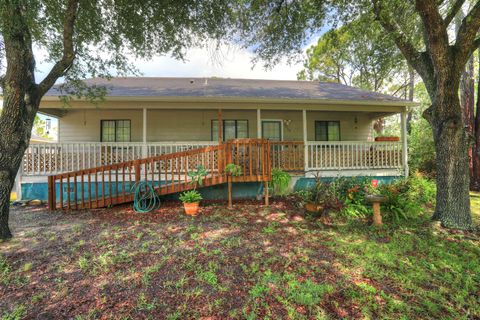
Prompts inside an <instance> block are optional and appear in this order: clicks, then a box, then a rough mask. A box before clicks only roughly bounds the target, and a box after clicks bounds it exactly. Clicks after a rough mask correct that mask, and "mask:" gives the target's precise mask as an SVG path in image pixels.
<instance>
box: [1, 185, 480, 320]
mask: <svg viewBox="0 0 480 320" xmlns="http://www.w3.org/2000/svg"><path fill="white" fill-rule="evenodd" d="M472 210H473V212H474V215H473V216H474V219H475V222H476V223H477V224H478V223H479V222H480V194H479V193H472ZM12 225H13V227H14V232H15V238H14V239H13V240H12V241H10V242H7V243H3V244H0V252H1V253H0V295H1V296H2V299H1V300H0V310H2V311H0V317H1V319H22V318H35V317H36V316H37V315H39V314H42V316H45V317H46V318H65V317H67V318H74V319H93V318H100V317H102V318H124V319H136V318H146V319H148V318H151V319H155V318H166V319H186V318H202V317H203V318H209V317H213V318H219V319H259V318H260V319H338V318H349V319H350V318H353V319H377V318H383V319H471V318H479V317H480V301H479V299H478V293H479V292H480V264H479V263H478V261H479V260H480V249H479V248H480V235H479V234H478V233H465V232H447V231H445V230H441V229H438V228H436V227H434V226H432V225H431V224H430V223H429V219H428V216H418V217H416V218H415V219H413V220H410V221H408V222H405V223H402V224H400V226H398V225H397V226H388V225H387V226H385V227H383V228H373V227H370V226H368V225H367V224H366V223H365V222H364V221H361V220H358V219H357V220H353V221H349V222H345V221H344V220H341V219H340V218H335V217H334V220H333V224H332V225H331V226H325V225H322V224H320V223H319V222H318V221H317V220H316V219H312V218H309V217H305V216H303V214H302V212H300V211H299V210H298V209H295V208H293V207H290V206H288V205H286V204H285V203H282V202H274V203H273V205H271V206H270V208H265V207H261V206H258V204H256V203H253V204H249V203H244V204H239V205H236V206H235V207H234V209H233V210H226V209H224V208H223V206H218V205H210V206H206V207H203V208H202V214H201V215H200V216H198V217H196V218H191V217H186V216H185V215H183V214H182V213H181V209H179V206H178V204H176V203H166V204H164V205H163V207H162V208H161V209H160V211H159V212H157V213H153V214H145V215H139V214H136V213H133V212H132V211H131V209H130V208H128V207H117V208H113V209H107V210H99V211H95V212H83V213H78V212H76V213H75V214H67V213H57V214H48V213H46V212H43V211H38V209H33V208H28V207H27V208H16V209H14V210H13V212H12ZM32 226H38V227H32Z"/></svg>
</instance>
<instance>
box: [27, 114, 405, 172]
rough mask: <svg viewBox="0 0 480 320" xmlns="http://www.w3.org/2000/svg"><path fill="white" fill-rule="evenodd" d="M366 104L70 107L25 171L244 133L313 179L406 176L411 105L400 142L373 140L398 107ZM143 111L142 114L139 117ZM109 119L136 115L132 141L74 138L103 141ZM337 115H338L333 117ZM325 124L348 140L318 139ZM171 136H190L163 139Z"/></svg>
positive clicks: (154, 152) (64, 168) (83, 165)
mask: <svg viewBox="0 0 480 320" xmlns="http://www.w3.org/2000/svg"><path fill="white" fill-rule="evenodd" d="M359 109H360V110H361V108H356V110H355V111H354V112H353V111H348V110H346V111H343V112H338V111H337V112H330V111H328V112H327V111H321V110H320V111H319V110H318V109H314V110H307V109H300V110H272V109H260V108H258V109H254V110H229V109H227V110H223V109H217V110H212V109H210V110H204V111H198V110H177V111H173V110H158V109H149V108H142V109H141V110H138V109H135V110H121V111H112V110H108V111H106V112H102V110H91V109H83V110H70V111H66V112H65V114H64V115H63V116H62V117H60V118H59V119H60V120H59V121H60V133H59V134H60V137H59V140H60V142H56V143H42V144H38V143H37V144H31V145H30V146H29V147H28V149H27V151H26V153H25V156H24V160H23V166H22V168H21V176H23V177H33V176H37V177H41V176H47V175H51V174H58V173H63V172H69V171H77V170H83V169H88V168H93V167H99V166H105V165H110V164H115V163H119V162H125V161H131V160H136V159H141V158H148V157H153V156H158V155H163V154H168V153H172V152H178V151H186V150H192V149H195V148H201V147H205V146H212V145H217V144H218V143H219V142H218V141H224V140H228V139H229V138H244V137H245V138H248V137H254V138H255V137H256V138H269V139H270V146H271V153H270V155H271V162H272V167H274V168H279V169H282V170H285V171H288V172H291V173H295V174H300V175H304V174H305V175H306V176H308V175H311V174H312V173H315V172H320V174H321V175H322V176H341V175H350V176H351V175H386V176H399V175H404V174H405V173H406V172H407V170H408V166H407V141H406V134H405V132H406V129H405V109H403V110H402V111H401V112H399V114H400V119H401V132H402V134H401V139H400V141H385V142H380V141H374V139H373V137H372V133H371V123H372V121H373V119H375V118H376V117H379V116H381V115H386V114H394V112H390V113H386V112H372V111H371V110H370V109H368V108H364V110H361V111H359ZM139 112H140V114H141V119H137V118H138V117H139ZM82 115H83V125H82ZM105 118H107V119H129V121H131V124H129V126H130V127H129V132H128V135H129V140H130V141H129V142H99V141H75V137H79V139H81V138H82V137H83V138H84V139H85V140H102V138H104V134H103V133H102V131H103V130H102V127H100V126H101V123H102V122H103V121H105V120H103V119H105ZM179 118H180V119H181V120H179ZM169 119H170V120H169ZM234 119H242V120H241V121H244V122H246V126H245V130H244V131H245V132H244V133H242V134H244V135H245V136H242V137H238V136H229V135H231V134H232V130H230V129H229V128H225V127H224V126H225V125H226V124H229V123H230V122H232V121H240V120H234ZM331 119H339V120H337V121H329V120H331ZM168 122H173V124H168ZM177 122H179V123H181V122H184V123H185V126H184V127H181V126H179V125H178V124H176V123H177ZM319 122H321V124H323V123H327V124H329V123H330V122H338V130H337V131H338V133H335V132H334V134H337V135H338V139H340V137H341V138H342V139H343V138H347V139H348V140H340V141H316V139H318V138H319V134H320V135H321V134H323V131H321V129H323V128H322V127H320V130H319V126H318V123H319ZM334 124H335V123H334ZM82 127H84V128H82ZM174 128H175V130H174ZM276 128H278V130H277V131H276V130H275V129H276ZM67 129H68V130H67ZM235 129H236V130H235V131H237V132H236V134H237V135H238V134H239V132H238V131H241V130H242V128H240V127H238V128H237V127H235ZM130 130H131V131H130ZM95 131H99V133H96V132H95ZM172 131H176V133H175V132H173V133H172ZM318 131H320V132H318ZM102 134H103V136H102ZM172 136H178V137H182V138H183V139H178V140H176V141H161V140H162V139H165V138H170V137H172ZM206 136H210V139H209V140H206V139H205V140H199V138H205V137H206ZM184 138H190V139H188V140H186V139H185V140H184ZM292 138H293V139H292ZM320 138H322V137H321V136H320ZM139 140H140V141H139ZM152 140H153V141H152ZM179 140H180V141H179ZM182 140H183V141H182ZM24 180H25V179H24Z"/></svg>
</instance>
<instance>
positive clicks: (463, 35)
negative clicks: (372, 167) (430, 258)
mask: <svg viewBox="0 0 480 320" xmlns="http://www.w3.org/2000/svg"><path fill="white" fill-rule="evenodd" d="M466 2H467V1H466V0H455V1H450V0H412V1H405V0H359V1H347V0H329V1H327V0H326V1H315V0H299V1H276V2H274V3H272V2H270V1H266V0H256V1H247V3H248V4H246V5H245V4H244V3H245V1H242V2H241V5H240V6H241V9H240V11H242V12H243V16H242V20H241V22H242V25H241V26H242V28H243V30H246V31H244V33H243V34H245V35H247V37H246V39H245V41H246V43H247V45H248V46H252V47H254V48H255V52H256V53H257V55H258V57H259V58H260V59H263V60H265V61H267V63H266V64H267V65H269V64H271V63H275V62H277V61H278V60H279V59H281V57H284V56H288V55H291V53H292V52H298V51H300V50H301V49H300V48H301V47H302V46H303V45H305V43H306V39H308V37H310V36H312V35H315V34H318V32H319V31H320V30H321V27H323V26H324V25H325V23H324V22H325V18H328V17H329V16H330V17H331V18H332V19H331V20H332V21H333V22H336V21H338V20H342V21H343V22H344V23H348V22H349V21H353V20H354V19H356V18H357V17H358V16H359V15H362V14H372V15H374V16H375V19H376V22H377V23H379V25H380V26H381V27H382V28H383V30H384V32H385V33H386V34H388V35H389V37H390V38H391V39H392V40H393V41H394V42H395V44H396V46H397V47H398V49H399V50H400V52H401V53H402V54H403V56H404V57H405V59H406V60H407V63H408V64H409V65H410V66H411V67H413V68H414V69H415V71H416V72H417V73H418V75H419V76H420V77H421V79H422V80H423V82H424V84H425V87H426V89H427V92H428V94H429V97H430V100H431V106H430V107H429V108H428V109H427V110H426V111H425V112H424V117H425V118H426V119H427V120H428V122H429V123H430V126H431V127H432V131H433V136H434V142H435V150H436V154H437V157H436V167H437V177H436V179H437V201H436V207H435V212H434V214H433V219H435V220H440V221H441V223H442V225H443V226H445V227H449V228H459V229H469V228H471V227H472V219H471V213H470V198H469V180H470V179H469V156H468V149H469V145H470V136H469V134H468V132H467V130H466V129H465V126H464V124H463V119H462V115H463V113H462V108H461V104H460V99H459V87H460V78H461V75H462V73H463V70H464V69H465V65H466V64H467V62H468V60H469V59H470V57H471V55H472V54H473V52H474V51H475V50H476V49H477V48H478V47H479V45H480V38H479V37H478V35H477V33H478V31H479V29H480V1H478V0H476V1H472V5H471V6H470V8H469V10H468V11H466V13H465V17H464V18H463V19H462V21H461V24H460V26H459V28H458V31H457V32H455V30H454V28H453V27H452V23H453V21H454V18H455V16H456V15H457V13H458V11H459V10H460V9H461V8H462V7H463V6H464V4H465V3H466ZM252 3H253V4H254V5H253V4H252ZM257 17H260V18H259V19H258V18H257ZM419 36H420V41H414V40H415V39H416V38H418V37H419Z"/></svg>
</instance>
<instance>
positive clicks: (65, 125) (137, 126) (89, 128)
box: [59, 109, 143, 142]
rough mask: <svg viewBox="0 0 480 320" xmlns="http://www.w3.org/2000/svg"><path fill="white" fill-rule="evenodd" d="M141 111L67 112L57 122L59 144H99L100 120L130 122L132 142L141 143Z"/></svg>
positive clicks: (99, 110) (100, 110)
mask: <svg viewBox="0 0 480 320" xmlns="http://www.w3.org/2000/svg"><path fill="white" fill-rule="evenodd" d="M142 117H143V116H142V110H102V109H97V110H69V111H68V112H67V114H66V115H65V116H63V117H62V118H60V119H59V120H60V121H59V142H75V141H78V142H80V141H81V142H99V141H100V121H101V120H115V119H118V120H131V124H130V125H131V127H132V129H131V130H132V131H131V139H132V142H141V141H142Z"/></svg>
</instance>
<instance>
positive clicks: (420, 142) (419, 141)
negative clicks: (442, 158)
mask: <svg viewBox="0 0 480 320" xmlns="http://www.w3.org/2000/svg"><path fill="white" fill-rule="evenodd" d="M408 146H409V148H408V158H409V159H408V164H409V165H410V169H411V170H412V171H417V170H418V171H420V172H422V173H424V174H426V175H427V176H429V177H435V173H436V164H435V145H434V143H433V134H432V128H431V127H430V125H429V124H428V122H427V120H425V119H422V118H420V119H419V120H417V121H415V122H414V123H412V131H411V133H410V136H409V141H408Z"/></svg>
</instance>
